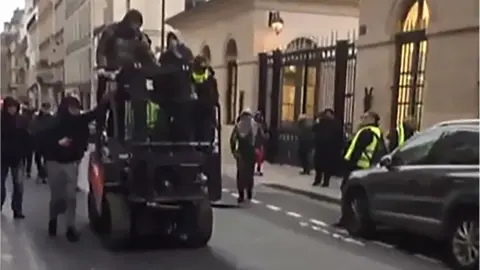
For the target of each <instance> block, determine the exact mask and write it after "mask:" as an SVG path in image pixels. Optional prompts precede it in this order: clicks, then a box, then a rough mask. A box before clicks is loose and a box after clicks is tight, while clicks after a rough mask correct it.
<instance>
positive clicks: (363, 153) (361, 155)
mask: <svg viewBox="0 0 480 270" xmlns="http://www.w3.org/2000/svg"><path fill="white" fill-rule="evenodd" d="M360 121H361V122H360V129H359V130H358V131H357V133H356V134H355V135H354V136H353V139H352V142H351V143H350V145H349V146H348V149H347V151H346V153H345V155H344V159H345V163H346V172H345V175H344V177H343V181H342V184H341V188H342V190H343V187H344V186H345V184H346V182H347V181H348V178H349V177H350V174H351V172H353V171H355V170H365V169H368V168H370V167H372V166H373V165H374V164H376V163H377V162H378V161H379V160H380V158H381V157H382V156H383V155H384V154H386V153H387V149H386V147H385V141H384V139H383V134H382V130H381V129H380V128H379V124H380V117H379V116H378V114H377V113H375V112H372V111H368V112H366V113H365V114H364V115H362V117H361V118H360ZM343 198H344V194H343V192H342V207H341V209H342V216H341V217H340V220H339V222H338V223H337V224H335V225H336V226H343V225H344V224H345V218H344V213H345V208H346V207H347V205H346V202H345V201H344V200H343Z"/></svg>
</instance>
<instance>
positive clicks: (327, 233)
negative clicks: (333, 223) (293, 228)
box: [310, 225, 331, 235]
mask: <svg viewBox="0 0 480 270" xmlns="http://www.w3.org/2000/svg"><path fill="white" fill-rule="evenodd" d="M310 227H311V228H312V230H314V231H317V232H321V233H323V234H326V235H330V234H331V233H330V232H329V231H327V230H325V229H324V228H321V227H318V226H313V225H312V226H310Z"/></svg>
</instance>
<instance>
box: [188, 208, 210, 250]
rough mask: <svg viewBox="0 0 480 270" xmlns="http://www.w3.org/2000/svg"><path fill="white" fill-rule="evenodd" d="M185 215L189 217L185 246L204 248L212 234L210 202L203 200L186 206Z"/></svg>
mask: <svg viewBox="0 0 480 270" xmlns="http://www.w3.org/2000/svg"><path fill="white" fill-rule="evenodd" d="M185 214H186V215H189V216H191V219H189V220H190V222H191V224H188V226H187V227H188V228H190V231H189V235H188V239H187V241H186V243H185V245H186V246H187V247H189V248H201V247H205V246H206V245H207V244H208V241H210V238H211V237H212V233H213V211H212V206H211V205H210V200H208V199H204V200H200V201H196V202H193V203H192V204H190V205H188V206H187V209H186V213H185Z"/></svg>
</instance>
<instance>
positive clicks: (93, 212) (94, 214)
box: [87, 189, 102, 233]
mask: <svg viewBox="0 0 480 270" xmlns="http://www.w3.org/2000/svg"><path fill="white" fill-rule="evenodd" d="M90 190H91V189H90ZM87 200H88V201H87V204H88V206H87V207H88V221H89V224H90V228H91V229H92V231H93V232H94V233H101V230H102V226H101V225H102V224H101V220H100V215H99V214H98V211H97V207H96V202H95V196H94V195H93V193H92V191H89V192H88V198H87Z"/></svg>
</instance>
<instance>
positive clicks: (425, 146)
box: [393, 129, 442, 165]
mask: <svg viewBox="0 0 480 270" xmlns="http://www.w3.org/2000/svg"><path fill="white" fill-rule="evenodd" d="M441 135H442V131H441V130H440V129H434V130H429V131H426V132H423V133H421V134H418V135H416V136H415V137H413V138H411V139H409V140H408V141H407V142H406V143H405V144H404V145H402V146H401V147H400V148H399V149H398V150H397V151H395V152H394V154H393V161H394V164H395V165H420V164H429V163H428V157H429V153H430V150H431V149H432V147H433V145H434V144H435V143H436V142H437V141H438V140H439V138H440V137H441Z"/></svg>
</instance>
